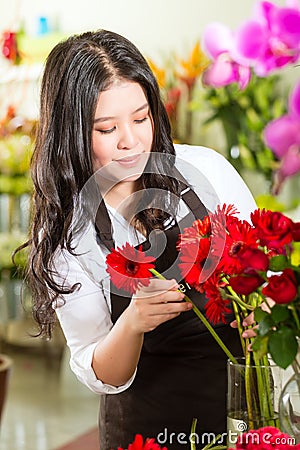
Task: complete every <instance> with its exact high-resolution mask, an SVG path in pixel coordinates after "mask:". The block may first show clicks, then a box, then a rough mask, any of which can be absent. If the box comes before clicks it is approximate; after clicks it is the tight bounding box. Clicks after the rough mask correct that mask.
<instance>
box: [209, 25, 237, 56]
mask: <svg viewBox="0 0 300 450" xmlns="http://www.w3.org/2000/svg"><path fill="white" fill-rule="evenodd" d="M232 45H233V33H232V31H231V30H230V28H229V27H227V26H226V25H223V24H222V23H218V22H212V23H211V24H209V25H208V26H207V27H206V28H205V30H204V36H203V48H204V49H205V51H206V52H207V53H208V55H209V56H210V57H211V58H212V59H216V58H217V57H218V55H220V54H221V53H224V52H227V51H230V49H231V48H232Z"/></svg>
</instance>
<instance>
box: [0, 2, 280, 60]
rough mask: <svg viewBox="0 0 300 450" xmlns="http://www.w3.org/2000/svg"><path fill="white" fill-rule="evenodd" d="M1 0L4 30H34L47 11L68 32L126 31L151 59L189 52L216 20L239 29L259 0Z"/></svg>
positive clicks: (30, 31)
mask: <svg viewBox="0 0 300 450" xmlns="http://www.w3.org/2000/svg"><path fill="white" fill-rule="evenodd" d="M0 1H1V4H0V8H1V9H0V31H1V30H3V29H5V28H7V27H18V26H19V25H20V23H23V24H24V26H25V30H26V32H27V33H31V34H34V33H35V31H36V28H37V20H38V19H37V18H38V16H40V15H46V16H48V17H49V19H50V20H52V21H53V23H54V22H55V23H57V24H59V27H60V30H61V31H63V32H65V33H67V34H71V33H77V32H81V31H85V30H88V29H97V28H107V29H110V30H113V31H116V32H118V33H121V34H123V35H124V36H126V37H128V38H129V39H131V40H132V41H133V42H134V43H135V44H136V45H137V46H138V47H139V48H140V50H142V51H143V52H144V53H145V54H146V55H147V56H150V57H157V55H158V54H160V53H163V54H164V53H166V52H167V51H169V50H175V51H177V52H179V53H180V52H182V53H184V49H185V48H186V46H188V47H190V46H191V45H192V44H193V43H194V42H195V41H196V40H197V39H200V38H201V35H202V31H203V28H204V26H205V25H206V24H208V23H209V22H211V21H214V20H218V21H222V22H224V23H226V24H228V25H229V26H230V27H233V28H234V27H236V26H237V25H238V24H239V23H240V22H241V21H242V20H244V19H246V18H247V17H249V15H250V14H251V12H252V8H253V6H254V4H255V0H208V1H207V0H185V1H182V0H177V1H175V0H152V1H150V0H80V1H78V2H77V1H75V0H50V1H49V0H47V1H46V0H10V2H9V7H8V4H7V2H5V0H0ZM277 3H278V4H284V0H277Z"/></svg>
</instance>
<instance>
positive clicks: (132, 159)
mask: <svg viewBox="0 0 300 450" xmlns="http://www.w3.org/2000/svg"><path fill="white" fill-rule="evenodd" d="M140 158H141V155H140V154H139V155H132V156H128V157H126V158H121V159H117V160H116V162H117V163H118V164H120V165H121V166H124V167H134V166H136V165H137V164H138V163H139V161H140Z"/></svg>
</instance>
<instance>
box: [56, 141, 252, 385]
mask: <svg viewBox="0 0 300 450" xmlns="http://www.w3.org/2000/svg"><path fill="white" fill-rule="evenodd" d="M175 149H176V167H177V169H178V170H179V172H181V173H182V175H183V176H184V178H185V179H186V180H187V181H188V182H189V183H190V185H191V187H192V188H193V189H194V191H195V192H196V194H197V195H198V197H199V198H200V199H201V201H202V202H203V204H204V205H205V206H206V208H207V209H209V210H210V211H213V210H215V208H216V205H217V204H221V205H222V204H223V203H227V204H229V203H231V204H234V205H235V206H236V208H237V209H238V211H239V213H240V214H239V216H238V217H239V218H241V219H246V220H249V218H250V212H251V211H253V210H254V209H255V208H256V204H255V201H254V199H253V197H252V194H251V193H250V191H249V189H248V187H247V186H246V185H245V183H244V181H243V180H242V178H241V177H240V175H239V174H238V173H237V171H236V170H235V169H234V168H233V167H232V165H231V164H230V163H229V162H228V161H227V160H226V158H224V157H223V156H222V155H221V154H219V153H218V152H216V151H214V150H212V149H209V148H205V147H200V146H190V145H179V144H176V145H175ZM179 206H180V207H179V212H178V217H177V218H178V219H180V218H182V217H184V216H185V215H186V214H187V212H188V209H187V206H186V205H185V204H184V203H183V201H181V203H180V205H179ZM107 210H108V213H109V216H110V219H111V223H112V227H113V238H114V241H115V244H116V246H117V247H120V246H122V245H124V244H125V243H126V242H129V243H130V244H131V245H134V246H136V245H138V244H139V243H141V242H142V241H143V240H144V239H145V237H144V236H143V235H141V234H138V233H136V231H135V230H133V229H132V227H131V226H130V225H129V224H128V223H127V222H126V220H125V219H124V218H123V217H122V216H121V215H120V214H119V213H118V212H117V211H116V210H114V209H113V208H111V207H110V206H109V205H107ZM75 251H76V253H77V254H80V255H78V256H73V255H71V254H70V253H68V252H67V251H63V252H60V254H59V255H57V257H56V263H55V265H56V269H57V271H58V273H59V276H60V277H61V278H62V279H64V280H66V283H67V285H73V284H74V283H80V285H81V287H80V289H78V290H75V292H73V293H72V294H66V295H65V296H64V300H65V303H64V304H63V302H61V301H57V302H56V304H55V305H53V307H54V308H55V310H56V314H57V317H58V320H59V322H60V325H61V328H62V330H63V332H64V335H65V337H66V341H67V345H68V347H69V349H70V353H71V358H70V366H71V369H72V371H73V372H74V373H75V375H76V376H77V378H78V379H79V380H80V381H81V382H82V383H84V384H85V385H86V386H87V387H88V388H90V389H91V390H92V391H94V392H96V393H110V394H115V393H118V392H121V391H123V390H125V389H126V388H128V387H129V386H130V384H131V383H132V381H133V379H134V376H135V374H134V375H133V377H132V378H131V379H130V380H128V382H127V383H126V384H124V385H122V386H118V387H115V386H111V385H108V384H104V383H102V382H101V380H99V379H97V377H96V375H95V373H94V371H93V369H92V358H93V352H94V349H95V347H96V346H97V344H98V343H99V342H100V341H101V340H102V339H104V338H105V336H106V335H107V334H108V333H109V331H110V329H111V328H112V322H111V316H110V312H111V305H110V293H109V286H110V281H109V277H108V274H107V272H106V264H105V258H106V255H107V253H108V250H107V249H106V248H105V247H104V246H102V245H101V246H100V245H98V244H97V242H96V232H95V228H94V225H93V224H92V223H87V224H86V228H85V230H84V233H83V234H82V235H81V237H80V239H79V240H78V241H77V242H76V249H75Z"/></svg>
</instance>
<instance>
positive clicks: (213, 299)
mask: <svg viewBox="0 0 300 450" xmlns="http://www.w3.org/2000/svg"><path fill="white" fill-rule="evenodd" d="M221 275H222V274H221V273H220V272H219V271H216V272H214V273H213V274H212V276H211V277H209V279H208V280H207V281H205V283H204V284H203V289H204V292H205V296H206V297H207V298H208V302H207V303H206V304H205V312H206V316H207V318H208V320H209V321H210V322H211V323H213V324H217V323H220V322H223V323H227V320H226V314H229V313H230V312H231V310H230V308H229V305H230V300H228V299H227V298H223V297H222V294H221V291H220V289H219V288H224V287H225V285H226V283H225V282H224V281H223V280H222V278H221Z"/></svg>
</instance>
